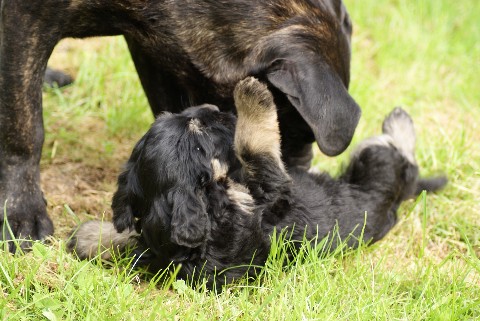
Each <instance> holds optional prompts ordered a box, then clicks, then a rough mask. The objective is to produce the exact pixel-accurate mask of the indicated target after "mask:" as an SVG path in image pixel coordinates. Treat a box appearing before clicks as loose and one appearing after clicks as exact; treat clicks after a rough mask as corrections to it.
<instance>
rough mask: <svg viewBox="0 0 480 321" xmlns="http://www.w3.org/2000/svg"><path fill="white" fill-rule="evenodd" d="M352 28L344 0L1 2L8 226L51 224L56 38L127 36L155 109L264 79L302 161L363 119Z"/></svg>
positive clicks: (0, 136) (208, 98) (29, 233)
mask: <svg viewBox="0 0 480 321" xmlns="http://www.w3.org/2000/svg"><path fill="white" fill-rule="evenodd" d="M351 32H352V26H351V22H350V19H349V17H348V14H347V11H346V9H345V7H344V6H343V4H342V2H341V0H222V1H213V0H176V1H167V0H156V1H154V0H116V1H107V0H105V1H97V0H25V1H20V0H17V1H14V0H0V88H1V90H0V212H1V213H3V212H4V205H5V204H6V213H7V217H8V221H9V224H10V227H11V229H12V231H13V234H14V235H13V236H14V237H17V238H18V237H22V238H32V239H43V238H44V237H45V236H47V235H49V234H52V233H53V224H52V222H51V220H50V219H49V218H48V216H47V213H46V209H45V200H44V198H43V195H42V191H41V189H40V184H39V180H40V169H39V162H40V157H41V150H42V144H43V139H44V129H43V121H42V93H41V89H42V80H43V76H44V72H45V68H46V65H47V60H48V58H49V56H50V54H51V52H52V50H53V48H54V47H55V45H56V44H57V43H58V42H59V41H60V39H62V38H66V37H75V38H82V37H91V36H104V35H124V36H125V39H126V40H127V43H128V47H129V49H130V52H131V55H132V58H133V61H134V63H135V67H136V68H137V71H138V74H139V77H140V80H141V82H142V85H143V88H144V89H145V92H146V94H147V97H148V100H149V102H150V106H151V108H152V110H153V112H154V114H155V115H158V114H159V113H161V112H163V111H170V112H180V111H182V110H183V109H185V108H186V107H188V106H193V105H200V104H203V103H206V102H208V103H213V104H216V105H218V106H220V107H221V108H222V111H234V110H235V108H234V105H233V95H232V93H233V88H234V87H235V84H236V83H237V82H238V81H240V80H241V79H243V78H245V77H247V76H251V75H256V76H258V77H260V78H262V79H264V80H266V81H268V84H269V86H270V87H271V89H272V91H273V93H274V97H275V100H276V104H277V107H278V108H279V123H280V131H281V134H282V154H283V156H284V160H285V162H286V163H287V165H289V166H293V165H301V166H308V165H309V163H310V160H311V157H312V152H311V143H313V141H314V140H316V141H317V142H318V145H319V146H320V149H321V150H322V151H323V152H324V153H325V154H328V155H337V154H339V153H341V152H342V151H343V150H345V148H346V147H347V146H348V145H349V143H350V140H351V138H352V135H353V133H354V131H355V127H356V125H357V122H358V119H359V117H360V109H359V107H358V106H357V104H356V103H355V102H354V100H353V99H352V97H350V95H349V94H348V92H347V88H348V84H349V78H350V70H349V67H350V37H351ZM50 76H51V74H50V72H49V73H47V74H46V80H47V81H48V80H50V81H51V80H52V79H51V77H50ZM57 81H63V80H61V79H57ZM0 223H1V224H2V225H3V215H1V217H0ZM3 230H4V229H2V228H0V239H3V238H8V237H10V234H9V233H7V234H6V235H3V233H2V232H3ZM12 244H13V243H12ZM28 244H29V243H28V242H25V243H22V246H23V247H25V246H28Z"/></svg>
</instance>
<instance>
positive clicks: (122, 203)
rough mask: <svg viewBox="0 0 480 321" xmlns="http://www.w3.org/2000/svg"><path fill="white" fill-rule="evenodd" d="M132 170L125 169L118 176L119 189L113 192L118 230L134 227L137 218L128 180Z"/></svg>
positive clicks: (114, 221)
mask: <svg viewBox="0 0 480 321" xmlns="http://www.w3.org/2000/svg"><path fill="white" fill-rule="evenodd" d="M129 174H130V171H125V172H123V173H122V174H120V176H119V177H118V189H117V191H116V192H115V194H113V199H112V210H113V224H114V226H115V228H116V230H117V231H118V232H123V231H124V230H125V229H130V230H131V229H133V228H134V225H135V218H134V216H133V209H132V202H131V190H132V186H131V183H130V181H129V180H128V176H129Z"/></svg>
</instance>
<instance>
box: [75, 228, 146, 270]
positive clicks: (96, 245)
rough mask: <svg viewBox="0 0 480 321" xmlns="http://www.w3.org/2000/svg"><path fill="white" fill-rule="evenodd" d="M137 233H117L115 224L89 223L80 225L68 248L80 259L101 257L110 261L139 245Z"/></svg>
mask: <svg viewBox="0 0 480 321" xmlns="http://www.w3.org/2000/svg"><path fill="white" fill-rule="evenodd" d="M136 236H138V233H137V232H135V231H128V230H126V231H123V232H121V233H119V232H117V230H116V229H115V227H114V226H113V223H111V222H100V221H88V222H86V223H83V224H82V225H80V226H79V227H78V228H77V229H76V230H75V231H74V232H73V234H72V236H71V237H70V239H69V241H68V243H67V248H68V250H69V252H74V253H75V254H77V256H78V257H79V258H80V259H82V260H83V259H91V258H93V257H95V256H96V255H100V256H101V258H102V259H104V260H109V259H111V258H112V255H113V254H114V253H117V254H122V253H123V252H124V250H125V249H126V248H127V247H131V248H133V247H134V246H135V245H136V244H137V238H136Z"/></svg>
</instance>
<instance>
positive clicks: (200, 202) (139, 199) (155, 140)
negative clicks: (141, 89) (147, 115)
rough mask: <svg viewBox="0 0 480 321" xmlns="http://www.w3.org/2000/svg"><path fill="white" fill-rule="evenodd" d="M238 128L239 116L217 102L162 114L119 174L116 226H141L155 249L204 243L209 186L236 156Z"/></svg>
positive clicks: (114, 205) (116, 194)
mask: <svg viewBox="0 0 480 321" xmlns="http://www.w3.org/2000/svg"><path fill="white" fill-rule="evenodd" d="M234 129H235V116H233V115H232V114H228V113H221V112H219V111H218V108H217V107H215V106H212V105H202V106H198V107H191V108H188V109H186V110H185V111H183V112H182V113H181V114H163V115H161V116H159V117H158V118H157V120H156V121H155V123H154V124H153V125H152V127H151V128H150V130H149V131H148V132H147V133H146V134H145V136H144V137H143V138H142V139H141V140H140V141H139V142H138V143H137V145H136V146H135V148H134V150H133V152H132V156H131V157H130V160H129V161H128V163H127V166H126V169H125V171H124V172H123V173H122V174H121V175H120V177H119V179H118V190H117V192H116V193H115V195H114V197H113V202H112V209H113V215H114V217H113V221H114V224H115V227H116V228H117V230H118V231H122V230H124V229H126V228H133V227H136V229H137V230H138V231H139V232H141V233H142V235H144V238H145V239H146V241H147V243H148V245H149V246H150V247H152V248H156V249H159V248H161V247H162V246H164V245H165V244H171V243H174V244H177V245H181V246H185V247H190V248H194V247H197V246H199V245H200V244H201V243H202V242H203V240H204V238H205V236H206V233H207V230H208V224H209V220H208V214H207V211H208V210H209V199H208V198H207V193H206V190H207V188H212V184H214V183H215V179H216V175H218V173H216V172H215V171H218V170H219V164H225V165H226V164H231V163H233V162H234V161H235V154H234V150H233V133H234ZM220 167H221V166H220ZM224 167H225V166H224ZM208 195H209V197H210V194H208Z"/></svg>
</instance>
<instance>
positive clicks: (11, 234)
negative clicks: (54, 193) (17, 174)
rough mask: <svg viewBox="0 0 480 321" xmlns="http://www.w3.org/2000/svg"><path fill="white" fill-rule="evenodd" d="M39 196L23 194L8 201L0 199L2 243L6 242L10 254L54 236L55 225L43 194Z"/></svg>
mask: <svg viewBox="0 0 480 321" xmlns="http://www.w3.org/2000/svg"><path fill="white" fill-rule="evenodd" d="M38 194H39V195H32V194H30V193H22V196H20V197H16V198H8V199H7V201H5V199H3V198H2V197H0V201H1V202H2V204H1V205H0V210H1V216H0V241H5V242H6V243H5V244H6V245H7V246H8V249H9V251H10V252H15V251H17V250H18V248H19V247H20V248H21V249H22V250H25V249H28V248H30V247H31V243H32V241H36V240H44V239H45V238H46V237H48V236H50V235H52V234H53V223H52V221H51V220H50V218H49V217H48V214H47V211H46V206H45V201H44V199H43V196H42V193H41V192H39V193H38ZM5 214H6V216H5ZM5 217H6V221H5Z"/></svg>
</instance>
